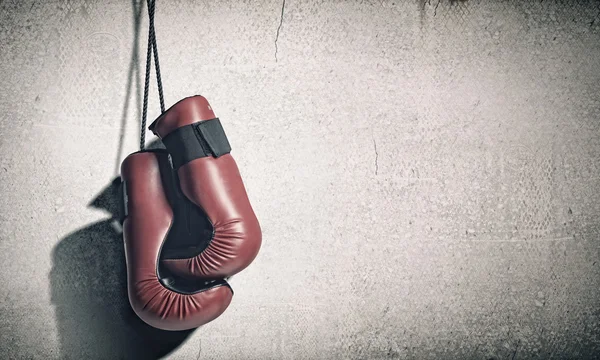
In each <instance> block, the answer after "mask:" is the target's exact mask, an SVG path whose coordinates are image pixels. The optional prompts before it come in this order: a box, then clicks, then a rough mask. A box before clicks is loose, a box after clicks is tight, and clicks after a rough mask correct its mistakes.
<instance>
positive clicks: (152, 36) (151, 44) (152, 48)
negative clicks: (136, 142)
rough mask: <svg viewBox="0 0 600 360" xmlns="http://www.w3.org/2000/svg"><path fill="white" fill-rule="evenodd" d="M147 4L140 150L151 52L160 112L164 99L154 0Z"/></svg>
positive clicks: (145, 116)
mask: <svg viewBox="0 0 600 360" xmlns="http://www.w3.org/2000/svg"><path fill="white" fill-rule="evenodd" d="M147 5H148V18H149V21H148V51H147V52H146V78H145V81H144V104H143V108H142V124H141V129H140V150H144V149H145V147H146V121H147V119H148V90H149V88H150V67H151V62H152V53H154V65H155V69H156V82H157V84H158V97H159V100H160V112H161V114H162V113H164V112H165V99H164V95H163V87H162V78H161V76H160V63H159V62H158V47H157V46H156V33H155V30H154V10H155V0H147Z"/></svg>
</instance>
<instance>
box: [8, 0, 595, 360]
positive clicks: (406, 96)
mask: <svg viewBox="0 0 600 360" xmlns="http://www.w3.org/2000/svg"><path fill="white" fill-rule="evenodd" d="M599 4H600V3H599V2H598V1H579V2H576V1H562V2H559V1H500V0H497V1H475V0H469V1H464V2H462V1H458V2H450V1H446V0H442V1H440V2H438V1H437V0H432V1H430V2H428V1H426V2H423V1H422V0H420V1H401V0H396V1H358V0H357V1H309V0H287V1H286V2H285V6H283V4H282V1H279V0H277V1H267V0H264V1H221V0H219V1H184V0H178V1H175V0H173V1H160V0H159V1H158V2H157V15H156V28H157V38H158V46H159V54H160V60H161V66H162V71H163V79H164V85H165V96H166V102H167V106H170V105H171V104H173V103H175V102H176V101H177V100H179V99H180V98H182V97H185V96H189V95H192V94H202V95H204V96H206V97H207V98H208V99H209V101H210V102H211V104H212V106H213V108H214V109H215V110H216V113H217V116H219V117H220V118H221V119H222V121H223V123H224V126H225V129H226V131H227V134H228V136H229V139H230V142H231V143H232V145H233V148H234V150H233V155H234V157H235V158H236V159H237V162H238V164H239V167H240V170H241V172H242V176H243V178H244V180H245V184H246V186H247V189H248V192H249V196H250V198H251V201H252V203H253V206H254V208H255V211H256V213H257V215H258V217H259V220H260V221H261V224H262V227H263V230H264V245H263V248H262V251H261V253H260V255H259V257H258V258H257V260H256V261H255V262H254V263H253V264H252V265H251V266H250V268H248V269H247V270H246V271H245V272H243V273H241V274H240V275H238V276H236V277H234V278H233V279H232V286H233V288H234V289H235V291H236V293H235V297H234V300H233V302H232V304H231V306H230V307H229V309H228V310H227V311H226V312H225V314H224V315H223V316H221V317H220V318H218V319H217V320H215V321H214V322H212V323H210V324H208V325H206V326H205V327H203V328H201V329H198V330H197V331H195V332H194V333H192V334H187V335H186V336H181V337H180V338H177V336H179V335H177V336H175V337H176V339H175V340H173V341H174V344H175V345H177V344H179V343H181V344H180V346H178V347H177V346H175V345H166V346H164V347H163V348H161V349H162V350H161V349H158V348H160V347H161V346H162V345H161V341H165V338H163V335H161V334H158V335H157V334H153V335H152V334H151V335H148V332H149V331H150V330H148V329H145V330H143V331H146V333H145V335H144V334H142V333H140V332H139V331H141V330H136V327H135V326H133V325H130V324H131V323H132V322H135V318H132V315H131V313H129V312H128V309H129V307H128V303H127V298H126V295H125V294H124V292H123V286H124V279H123V277H122V275H123V270H124V263H123V262H124V259H123V250H122V244H121V238H120V234H119V229H118V228H117V227H115V226H114V225H113V224H112V221H111V213H114V199H113V194H112V192H111V191H112V190H111V188H110V182H111V181H112V179H114V178H115V176H117V168H116V166H117V164H118V163H119V162H120V161H121V160H122V159H123V158H124V157H125V156H126V155H127V154H128V153H130V152H133V151H135V150H137V146H138V143H137V142H138V136H139V135H138V126H139V125H138V124H139V119H140V108H141V103H140V100H141V89H140V81H141V82H142V85H143V73H144V69H143V60H144V59H145V44H146V41H147V40H146V29H147V14H146V10H145V8H144V9H143V13H142V22H141V24H140V25H139V41H138V42H137V43H136V42H135V33H136V22H135V13H136V6H135V3H134V4H132V3H131V2H130V1H127V0H122V1H115V0H112V1H102V2H100V1H90V0H88V1H84V0H69V1H41V2H40V1H35V2H34V1H30V0H28V1H14V0H13V1H9V0H4V1H0V9H1V10H0V11H1V13H0V46H1V50H0V74H1V78H2V81H1V82H0V131H1V134H2V136H1V139H2V140H0V150H1V151H0V163H1V168H0V183H1V190H0V191H1V196H2V201H1V202H0V238H1V242H0V270H1V272H2V277H1V280H0V284H1V288H2V291H1V293H0V314H1V317H0V349H1V350H0V352H1V354H2V356H1V357H2V358H15V359H17V358H19V359H20V358H24V359H25V358H31V359H66V358H71V359H83V358H106V359H118V358H135V357H139V358H152V357H158V356H161V355H164V353H165V352H168V350H170V349H171V348H175V349H174V350H173V351H172V352H170V354H169V355H168V358H170V359H196V358H201V359H291V358H298V359H320V358H323V359H324V358H345V359H396V358H419V359H440V358H444V359H452V358H454V359H461V358H473V359H490V358H494V359H524V358H539V359H547V358H592V357H593V356H594V355H596V356H598V354H599V352H600V311H599V303H600V302H599V287H598V285H599V282H600V277H599V275H600V274H599V272H600V270H599V269H600V264H599V262H598V260H599V258H600V256H599V255H600V254H599V249H600V195H599V193H598V191H599V190H600V162H599V161H600V132H599V130H600V95H599V94H600V93H599V91H600V5H599ZM282 10H283V15H282ZM277 34H278V36H277ZM136 52H139V58H136V57H135V54H136ZM153 82H154V80H153ZM158 114H159V108H158V98H157V96H156V88H155V86H153V87H152V88H151V99H150V118H154V117H155V116H157V115H158ZM148 137H149V138H150V139H151V138H152V137H151V136H150V135H149V136H148ZM150 139H149V141H150ZM121 140H122V142H121ZM136 326H139V324H138V325H136ZM152 336H154V338H153V337H152ZM149 338H153V339H155V340H152V341H149V340H148V339H149ZM156 339H158V340H156ZM157 349H158V350H157ZM165 349H167V350H165ZM161 351H162V353H160V352H161ZM159 353H160V354H159Z"/></svg>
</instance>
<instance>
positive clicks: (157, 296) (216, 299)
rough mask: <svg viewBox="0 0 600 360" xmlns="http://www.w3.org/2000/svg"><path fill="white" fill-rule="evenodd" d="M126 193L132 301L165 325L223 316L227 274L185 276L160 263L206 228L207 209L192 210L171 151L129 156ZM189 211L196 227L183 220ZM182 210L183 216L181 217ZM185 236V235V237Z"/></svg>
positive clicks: (186, 325)
mask: <svg viewBox="0 0 600 360" xmlns="http://www.w3.org/2000/svg"><path fill="white" fill-rule="evenodd" d="M121 178H122V181H123V182H122V186H123V193H124V203H123V210H124V220H123V237H124V241H125V256H126V261H127V284H128V292H129V301H130V303H131V306H132V308H133V310H134V311H135V312H136V314H137V315H138V316H139V317H140V318H141V319H142V320H144V321H145V322H146V323H148V324H149V325H151V326H154V327H156V328H159V329H164V330H187V329H192V328H196V327H198V326H201V325H203V324H206V323H208V322H209V321H212V320H214V319H215V318H217V317H218V316H219V315H221V314H222V313H223V312H224V311H225V309H226V308H227V307H228V306H229V303H230V302H231V298H232V296H233V292H232V290H231V288H230V287H229V285H228V284H227V282H226V281H225V280H223V279H214V280H190V279H181V278H180V277H178V276H177V275H176V274H173V273H171V272H169V270H168V269H166V268H165V267H164V266H162V265H161V264H160V259H161V258H162V257H163V255H164V253H165V252H173V251H177V250H180V248H181V246H182V241H183V242H185V240H186V237H185V236H182V235H181V234H188V233H190V232H191V230H194V231H193V232H194V233H195V234H196V238H200V239H201V238H202V237H203V236H204V237H205V238H207V235H206V234H208V235H210V234H211V233H212V231H210V230H209V231H202V228H203V226H205V225H210V224H207V223H202V221H201V219H202V216H203V214H196V213H193V212H189V211H187V209H188V208H190V205H189V204H188V203H189V202H186V201H182V198H181V196H180V194H179V193H178V183H177V181H176V176H175V174H174V171H173V170H172V168H171V165H170V161H169V154H168V153H167V152H166V151H165V150H146V151H140V152H137V153H133V154H131V155H129V156H128V157H127V158H126V159H125V160H124V161H123V163H122V164H121ZM181 214H188V215H189V216H188V218H187V219H188V220H189V219H194V218H197V219H200V221H196V222H194V226H195V228H193V229H192V228H191V227H190V226H189V223H187V222H186V221H181V216H180V215H181ZM178 215H179V216H178ZM182 239H183V240H182Z"/></svg>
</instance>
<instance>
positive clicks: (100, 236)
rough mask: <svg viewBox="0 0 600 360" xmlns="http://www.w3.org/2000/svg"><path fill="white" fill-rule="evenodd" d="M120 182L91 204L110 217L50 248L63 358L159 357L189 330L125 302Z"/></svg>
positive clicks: (176, 344)
mask: <svg viewBox="0 0 600 360" xmlns="http://www.w3.org/2000/svg"><path fill="white" fill-rule="evenodd" d="M149 147H161V146H160V144H159V142H158V141H156V142H154V143H152V144H150V146H149ZM118 186H119V178H115V179H114V181H113V182H112V183H111V184H109V185H108V186H107V187H106V188H105V189H104V190H103V191H102V192H101V193H100V195H98V196H97V197H96V198H95V199H94V200H93V201H92V202H91V204H90V206H91V207H93V208H97V209H103V210H106V211H108V212H109V213H110V214H111V217H110V218H107V219H106V220H103V221H100V222H97V223H94V224H91V225H89V226H87V227H85V228H83V229H80V230H78V231H75V232H74V233H72V234H70V235H68V236H67V237H65V238H64V239H62V240H61V241H60V242H59V243H58V245H57V246H56V247H55V248H54V251H53V252H52V261H53V266H52V271H51V272H50V286H51V299H52V304H53V306H54V307H55V317H56V321H57V327H58V332H59V338H60V352H61V354H60V357H61V359H100V358H101V359H159V358H161V357H163V356H165V355H167V354H168V353H170V352H171V351H173V350H174V349H176V348H177V347H178V346H179V345H180V344H181V343H182V342H183V341H185V340H186V339H187V338H188V337H189V336H190V335H191V333H192V332H193V330H189V331H181V332H173V331H163V330H159V329H155V328H153V327H151V326H149V325H147V324H146V323H144V322H143V321H142V320H141V319H140V318H139V317H138V316H137V315H136V314H135V313H134V312H133V310H132V308H131V306H130V305H129V299H128V297H127V270H126V263H125V249H124V245H123V239H122V232H121V230H120V225H119V224H118V216H119V215H118V209H119V208H118V206H119V205H118V204H119V198H118V196H119V193H118Z"/></svg>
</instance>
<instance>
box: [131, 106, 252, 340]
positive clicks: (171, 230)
mask: <svg viewBox="0 0 600 360" xmlns="http://www.w3.org/2000/svg"><path fill="white" fill-rule="evenodd" d="M149 129H150V130H151V131H152V132H153V133H154V134H155V135H157V136H158V137H159V138H160V139H161V140H162V142H163V144H164V145H165V148H166V149H153V150H142V151H139V152H136V153H133V154H130V155H129V156H128V157H127V158H126V159H125V160H124V161H123V163H122V164H121V180H122V189H123V190H122V192H123V202H122V210H123V216H122V224H123V238H124V243H125V256H126V262H127V285H128V295H129V301H130V304H131V306H132V308H133V310H134V311H135V313H136V314H137V315H138V316H139V317H140V318H141V319H142V320H144V321H145V322H146V323H148V324H149V325H151V326H153V327H156V328H159V329H164V330H173V331H175V330H186V329H192V328H196V327H199V326H201V325H204V324H206V323H208V322H210V321H212V320H214V319H215V318H217V317H218V316H220V315H221V314H222V313H223V312H224V311H225V309H226V308H227V307H228V306H229V304H230V302H231V299H232V296H233V291H232V289H231V287H230V286H229V284H228V283H227V279H228V278H229V277H231V276H233V275H235V274H237V273H239V272H240V271H242V270H243V269H245V268H246V267H247V266H248V265H249V264H250V263H251V262H252V261H253V260H254V259H255V257H256V255H257V254H258V251H259V249H260V246H261V242H262V235H261V229H260V225H259V223H258V220H257V218H256V215H255V213H254V211H253V209H252V206H251V205H250V202H249V200H248V195H247V193H246V189H245V187H244V184H243V182H242V178H241V176H240V173H239V170H238V167H237V165H236V163H235V160H234V159H233V157H232V156H231V154H230V151H231V147H230V144H229V141H228V140H227V137H226V135H225V132H224V130H223V127H222V125H221V122H220V120H219V119H218V118H216V116H215V114H214V112H213V110H212V108H211V106H210V105H209V103H208V101H207V100H206V99H205V98H204V97H202V96H192V97H188V98H185V99H183V100H181V101H179V102H178V103H176V104H175V105H173V106H172V107H171V108H170V109H168V110H167V111H166V112H164V113H163V114H162V115H161V116H160V117H159V118H158V119H156V121H154V122H153V123H152V124H151V125H150V127H149Z"/></svg>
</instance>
